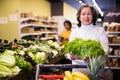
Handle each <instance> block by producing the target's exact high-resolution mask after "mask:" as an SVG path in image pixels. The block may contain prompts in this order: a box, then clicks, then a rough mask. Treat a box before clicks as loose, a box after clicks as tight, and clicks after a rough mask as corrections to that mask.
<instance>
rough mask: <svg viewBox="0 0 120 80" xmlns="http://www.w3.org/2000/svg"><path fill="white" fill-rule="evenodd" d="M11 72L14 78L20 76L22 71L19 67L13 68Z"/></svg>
mask: <svg viewBox="0 0 120 80" xmlns="http://www.w3.org/2000/svg"><path fill="white" fill-rule="evenodd" d="M11 71H12V76H15V75H17V74H19V72H20V71H21V69H20V68H19V67H18V66H14V67H13V68H11Z"/></svg>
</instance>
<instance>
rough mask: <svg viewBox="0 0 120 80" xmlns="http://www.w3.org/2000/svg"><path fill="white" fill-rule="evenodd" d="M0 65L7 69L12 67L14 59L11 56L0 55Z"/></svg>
mask: <svg viewBox="0 0 120 80" xmlns="http://www.w3.org/2000/svg"><path fill="white" fill-rule="evenodd" d="M0 64H1V65H4V66H7V67H13V66H14V65H15V57H14V56H13V55H11V54H6V53H3V54H0Z"/></svg>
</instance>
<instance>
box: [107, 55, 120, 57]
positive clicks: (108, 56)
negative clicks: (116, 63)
mask: <svg viewBox="0 0 120 80" xmlns="http://www.w3.org/2000/svg"><path fill="white" fill-rule="evenodd" d="M108 57H109V58H120V56H119V55H108Z"/></svg>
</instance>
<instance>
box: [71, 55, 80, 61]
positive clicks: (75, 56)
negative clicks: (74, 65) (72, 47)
mask: <svg viewBox="0 0 120 80" xmlns="http://www.w3.org/2000/svg"><path fill="white" fill-rule="evenodd" d="M70 58H71V59H72V60H76V59H81V58H80V57H79V56H77V55H74V54H71V56H70Z"/></svg>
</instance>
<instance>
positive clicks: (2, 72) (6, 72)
mask: <svg viewBox="0 0 120 80" xmlns="http://www.w3.org/2000/svg"><path fill="white" fill-rule="evenodd" d="M11 75H12V71H11V70H10V69H9V68H8V67H6V66H4V65H0V77H7V76H11Z"/></svg>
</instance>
